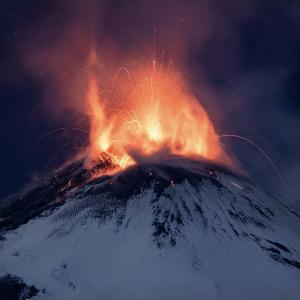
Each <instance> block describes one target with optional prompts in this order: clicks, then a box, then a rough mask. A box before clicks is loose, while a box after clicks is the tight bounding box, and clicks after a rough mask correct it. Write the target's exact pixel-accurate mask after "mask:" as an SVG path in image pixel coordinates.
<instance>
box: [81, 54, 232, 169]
mask: <svg viewBox="0 0 300 300" xmlns="http://www.w3.org/2000/svg"><path fill="white" fill-rule="evenodd" d="M91 60H92V62H91ZM89 63H90V64H91V63H96V58H95V54H93V55H92V59H90V62H89ZM111 82H112V84H111V87H109V88H107V89H104V88H101V89H100V85H99V84H98V81H97V80H96V78H90V79H89V82H88V88H87V94H86V103H87V114H88V116H89V120H90V144H89V149H88V155H87V156H88V160H87V164H92V163H93V162H97V161H99V159H101V157H102V155H103V153H105V154H108V155H109V156H110V157H112V159H113V161H114V163H115V164H117V165H119V166H120V167H121V168H126V167H128V166H129V165H132V164H134V163H142V162H146V161H148V162H149V161H157V160H159V159H160V158H162V157H164V158H166V157H167V156H169V155H171V154H172V155H181V156H187V157H193V158H195V157H201V158H205V159H209V160H214V161H217V162H220V163H222V164H227V165H231V164H232V161H231V159H230V157H229V156H228V154H227V153H226V151H225V150H224V149H223V147H222V145H221V143H220V140H219V137H218V135H217V133H216V131H215V129H214V126H213V124H212V122H211V120H210V119H209V117H208V114H207V112H206V111H205V110H204V108H203V107H202V106H201V104H200V103H199V101H198V100H197V99H195V98H194V97H193V96H191V95H190V94H189V93H188V92H187V90H186V88H185V86H184V82H183V80H182V79H181V77H180V75H179V74H178V73H175V72H174V71H172V70H171V69H170V68H166V67H164V66H163V65H159V64H157V63H156V61H153V62H152V63H150V64H148V65H147V64H144V65H139V66H138V67H137V68H135V69H134V70H133V72H129V70H128V69H127V68H120V69H119V70H118V71H117V73H116V75H115V76H114V78H113V80H112V81H111Z"/></svg>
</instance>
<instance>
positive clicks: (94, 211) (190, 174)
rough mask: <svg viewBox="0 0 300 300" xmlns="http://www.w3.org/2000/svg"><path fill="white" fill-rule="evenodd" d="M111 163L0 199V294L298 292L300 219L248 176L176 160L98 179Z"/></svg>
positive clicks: (230, 295)
mask: <svg viewBox="0 0 300 300" xmlns="http://www.w3.org/2000/svg"><path fill="white" fill-rule="evenodd" d="M112 167H113V166H112V163H111V161H109V159H107V160H102V161H101V162H99V163H98V164H97V165H96V166H94V167H93V168H92V169H88V170H87V169H86V168H84V164H83V162H82V161H76V162H73V163H71V164H69V165H68V166H65V167H63V168H60V169H58V170H56V171H55V172H54V173H53V174H52V175H51V176H50V177H48V178H47V179H45V180H44V181H43V182H41V183H40V184H38V185H36V186H35V187H33V188H31V189H28V190H27V191H26V192H24V193H23V194H22V195H21V196H13V197H10V198H8V199H6V200H5V201H1V202H0V205H1V207H0V230H1V231H0V234H1V236H0V237H1V238H0V245H1V246H0V276H1V277H0V295H1V297H0V298H1V299H2V300H6V299H10V300H12V299H29V298H32V299H113V300H114V299H164V300H165V299H167V300H168V299H172V300H175V299H180V300H181V299H206V300H208V299H222V300H224V299H230V300H234V299H239V300H240V299H290V300H293V299H295V300H296V299H299V295H300V285H299V282H300V238H299V236H300V235H299V234H300V217H299V215H297V213H295V212H294V211H293V210H291V209H289V208H288V207H287V206H285V205H284V204H283V203H282V202H280V201H279V200H277V199H275V198H273V197H272V196H271V195H269V194H267V193H265V192H264V191H263V190H261V189H260V188H259V187H258V186H256V185H255V184H254V183H253V182H252V181H251V180H250V179H248V178H246V177H245V176H242V175H240V174H237V173H235V172H233V171H231V170H229V169H228V168H226V167H223V166H220V165H217V164H214V163H212V162H211V161H207V160H203V161H199V160H198V161H196V160H192V159H185V158H182V157H178V156H177V157H176V156H174V157H169V158H167V159H165V160H163V161H161V162H159V163H150V162H149V163H147V164H144V165H134V166H131V167H129V168H127V169H125V170H123V171H121V172H118V173H115V174H113V175H103V176H95V174H97V172H99V171H103V170H109V169H110V168H112ZM108 174H109V173H108Z"/></svg>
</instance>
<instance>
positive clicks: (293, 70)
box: [0, 0, 300, 209]
mask: <svg viewBox="0 0 300 300" xmlns="http://www.w3.org/2000/svg"><path fill="white" fill-rule="evenodd" d="M150 2H151V3H150ZM0 14H1V17H0V35H1V47H0V66H1V72H0V95H1V102H0V117H1V119H0V122H1V129H0V134H1V136H0V140H1V148H0V174H1V181H0V197H2V198H3V197H5V196H7V195H8V194H10V193H14V192H17V191H18V190H20V189H21V188H22V187H24V186H25V185H26V184H29V183H31V182H32V181H33V180H38V179H39V178H41V177H42V176H43V175H45V174H47V173H49V172H50V171H51V170H53V168H55V167H57V166H59V165H60V164H61V163H63V162H64V161H65V160H67V159H68V158H70V157H71V156H72V155H73V154H74V153H76V151H78V150H79V149H80V147H84V145H85V143H86V142H87V137H86V135H85V134H84V133H82V132H77V131H76V130H72V129H70V128H74V127H76V128H83V129H87V127H88V124H87V121H86V119H85V117H84V116H82V114H81V113H80V112H79V110H80V103H79V102H80V101H81V100H80V96H81V95H82V87H81V86H80V83H79V81H80V77H78V74H76V70H78V69H80V68H82V67H83V66H84V63H85V61H86V58H87V55H88V53H89V49H90V46H91V44H92V41H94V44H96V47H97V50H98V51H99V53H104V54H103V56H102V58H103V60H104V61H105V62H108V63H109V64H110V66H111V67H116V68H117V67H118V65H119V64H122V63H123V61H122V57H124V56H126V57H141V56H147V55H149V54H150V53H151V51H149V49H151V45H152V35H153V29H154V28H156V29H157V48H158V50H157V52H158V53H159V51H161V50H162V49H167V52H168V55H169V57H171V58H172V59H173V60H174V62H175V64H177V65H178V68H179V69H180V70H181V71H182V72H183V73H184V75H185V77H186V78H187V80H188V82H189V85H190V87H191V90H192V91H193V93H194V94H195V95H196V96H197V97H198V98H199V99H200V101H201V103H202V104H203V105H204V107H205V108H206V110H207V111H208V112H209V115H210V117H211V118H212V120H213V122H214V124H215V126H216V128H217V130H218V132H219V133H220V134H238V135H241V136H244V137H247V138H250V139H252V140H253V141H254V142H255V143H257V144H258V145H259V146H260V147H262V149H264V151H265V152H266V153H267V154H268V155H269V156H270V157H271V158H272V160H273V161H274V163H275V164H276V166H277V167H278V169H279V170H280V172H281V174H282V176H283V178H284V179H285V181H286V184H287V187H288V190H289V193H290V194H291V198H292V200H290V199H288V196H287V193H286V191H285V189H284V187H283V185H282V183H281V182H280V180H279V179H278V177H277V176H276V174H275V173H274V170H272V167H271V166H270V164H269V163H268V162H267V161H266V159H265V158H264V157H263V156H262V155H261V154H260V153H259V152H258V151H257V150H256V149H255V148H254V147H253V146H251V145H249V144H247V143H245V142H243V141H233V140H224V141H223V142H224V143H225V144H226V146H228V147H229V148H230V150H231V151H232V152H233V153H235V155H236V156H237V157H238V158H239V160H240V162H241V164H242V165H243V167H244V169H245V170H247V171H248V173H249V174H250V176H251V178H252V179H253V180H254V181H255V182H257V183H258V184H259V185H260V186H262V187H263V188H264V189H265V190H267V191H268V192H270V193H271V194H273V195H275V196H277V197H280V199H281V200H282V201H283V202H285V203H287V204H288V205H292V206H294V207H295V208H297V209H300V199H299V196H300V189H299V178H300V150H299V149H300V133H299V132H300V2H299V1H276V0H269V1H267V0H244V1H240V0H227V1H225V0H213V1H211V0H205V1H200V0H199V1H171V0H166V1H144V0H141V1H129V0H127V1H125V0H122V1H115V0H112V1H29V0H28V1H14V0H11V1H1V6H0ZM112 49H113V50H112ZM65 73H66V75H63V76H62V74H65ZM62 86H64V87H65V86H69V90H68V91H67V92H66V91H65V90H64V92H62ZM66 98H70V99H75V98H76V99H77V100H76V101H77V102H76V103H77V104H76V105H77V106H76V107H78V110H74V109H73V110H71V109H70V107H69V105H68V104H66V103H69V102H68V101H67V100H66ZM78 99H79V100H78ZM78 103H79V104H78ZM62 127H63V128H69V129H64V130H57V129H58V128H62ZM50 132H53V133H51V134H50ZM291 202H293V203H291Z"/></svg>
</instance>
